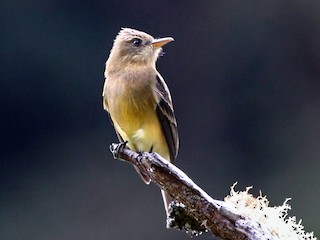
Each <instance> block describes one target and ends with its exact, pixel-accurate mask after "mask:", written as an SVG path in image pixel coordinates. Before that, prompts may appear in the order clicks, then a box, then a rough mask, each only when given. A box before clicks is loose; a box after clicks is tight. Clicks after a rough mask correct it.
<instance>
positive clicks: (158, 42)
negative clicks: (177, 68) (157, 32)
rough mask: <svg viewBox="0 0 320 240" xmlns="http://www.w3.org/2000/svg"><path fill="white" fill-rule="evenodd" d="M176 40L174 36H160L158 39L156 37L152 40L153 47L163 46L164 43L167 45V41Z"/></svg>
mask: <svg viewBox="0 0 320 240" xmlns="http://www.w3.org/2000/svg"><path fill="white" fill-rule="evenodd" d="M172 41H174V39H173V38H172V37H164V38H158V39H154V40H153V41H152V42H151V45H152V46H153V47H158V48H160V47H162V46H163V45H166V44H167V43H169V42H172Z"/></svg>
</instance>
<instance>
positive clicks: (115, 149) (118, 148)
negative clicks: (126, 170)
mask: <svg viewBox="0 0 320 240" xmlns="http://www.w3.org/2000/svg"><path fill="white" fill-rule="evenodd" d="M127 143H128V141H124V142H121V143H112V144H111V145H110V151H111V153H112V155H113V157H114V158H118V156H119V153H121V152H122V151H123V150H124V149H125V148H126V146H127Z"/></svg>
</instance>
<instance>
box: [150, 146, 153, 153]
mask: <svg viewBox="0 0 320 240" xmlns="http://www.w3.org/2000/svg"><path fill="white" fill-rule="evenodd" d="M152 151H153V145H151V148H150V150H149V153H152Z"/></svg>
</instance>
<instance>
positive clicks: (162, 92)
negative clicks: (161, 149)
mask: <svg viewBox="0 0 320 240" xmlns="http://www.w3.org/2000/svg"><path fill="white" fill-rule="evenodd" d="M156 87H157V89H156V90H157V93H158V97H159V102H158V105H157V108H156V112H157V115H158V118H159V121H160V124H161V126H162V130H163V133H164V135H165V138H166V140H167V144H168V147H169V153H170V160H171V161H173V160H174V159H175V158H176V157H177V154H178V149H179V136H178V129H177V120H176V117H175V115H174V111H173V105H172V99H171V95H170V92H169V89H168V86H167V84H166V83H165V81H164V80H163V78H162V76H161V75H160V74H159V73H158V74H157V84H156Z"/></svg>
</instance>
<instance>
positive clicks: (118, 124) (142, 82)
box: [102, 28, 179, 216]
mask: <svg viewBox="0 0 320 240" xmlns="http://www.w3.org/2000/svg"><path fill="white" fill-rule="evenodd" d="M172 41H174V39H173V38H172V37H164V38H154V37H153V36H151V35H149V34H147V33H145V32H142V31H139V30H135V29H132V28H121V30H120V31H119V33H118V34H117V36H116V38H115V40H114V43H113V46H112V49H111V51H110V54H109V57H108V59H107V61H106V65H105V72H104V76H105V82H104V86H103V93H102V97H103V108H104V110H106V111H107V112H108V114H109V117H110V120H111V123H112V124H113V126H114V129H115V132H116V135H117V137H118V139H119V141H120V142H122V143H125V144H126V147H128V148H129V149H131V150H133V151H136V152H147V151H149V152H156V153H158V154H159V155H160V156H161V157H163V158H164V159H166V160H167V161H169V162H173V160H174V159H176V157H177V154H178V149H179V136H178V130H177V121H176V117H175V113H174V110H173V103H172V98H171V94H170V91H169V88H168V86H167V84H166V82H165V81H164V79H163V77H162V76H161V75H160V73H159V72H158V71H157V69H156V62H157V59H158V57H159V56H161V55H162V47H163V46H164V45H165V44H167V43H170V42H172ZM135 169H136V170H137V172H138V173H139V175H140V176H141V178H142V179H143V181H144V182H145V183H146V184H149V183H150V178H149V177H148V176H147V175H146V174H144V173H142V172H140V171H139V169H138V168H137V167H136V166H135ZM161 192H162V197H163V201H164V206H165V210H166V213H167V216H168V214H169V213H168V204H169V203H170V201H171V200H172V199H171V197H170V196H169V195H168V194H167V193H165V192H164V191H163V190H161Z"/></svg>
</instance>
